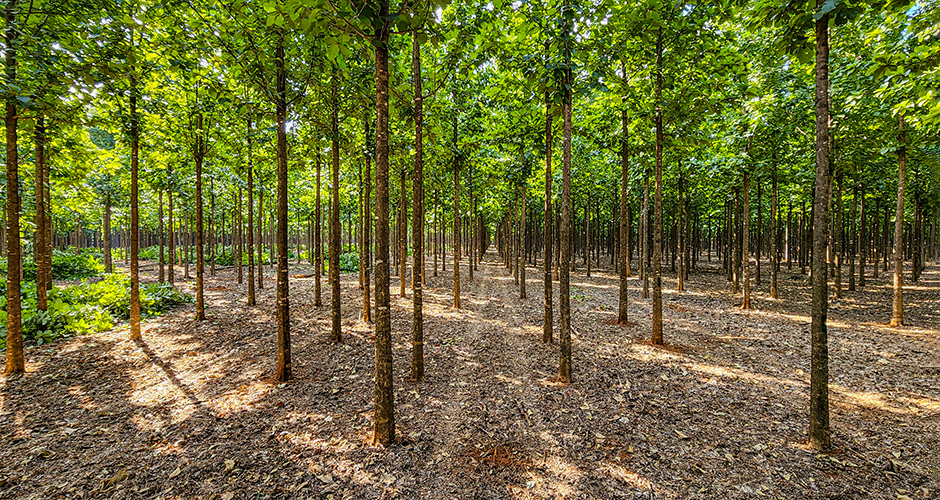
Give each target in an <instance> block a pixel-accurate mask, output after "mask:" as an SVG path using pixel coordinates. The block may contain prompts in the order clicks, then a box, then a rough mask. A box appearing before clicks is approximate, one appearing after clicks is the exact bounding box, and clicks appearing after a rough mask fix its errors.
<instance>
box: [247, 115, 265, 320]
mask: <svg viewBox="0 0 940 500" xmlns="http://www.w3.org/2000/svg"><path fill="white" fill-rule="evenodd" d="M252 154H253V153H252V149H251V118H248V168H247V169H246V170H248V228H247V231H246V233H247V234H246V236H248V243H247V245H246V246H247V248H246V250H247V253H248V306H249V307H250V306H254V305H255V254H254V251H255V249H254V244H255V236H254V233H255V222H254V221H255V219H254V213H253V207H254V200H253V199H252V198H253V194H254V190H255V188H254V175H253V174H254V170H255V166H254V161H253V157H252ZM260 202H261V199H260V198H259V199H258V203H259V206H258V208H261V206H260ZM258 246H259V247H260V246H261V240H258ZM259 264H260V262H259ZM258 272H259V273H260V272H261V271H260V265H259V271H258Z"/></svg>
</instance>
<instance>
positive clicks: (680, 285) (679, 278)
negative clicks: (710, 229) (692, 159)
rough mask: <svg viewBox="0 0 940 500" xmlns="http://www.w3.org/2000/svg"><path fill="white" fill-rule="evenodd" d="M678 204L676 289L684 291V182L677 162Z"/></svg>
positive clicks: (680, 167)
mask: <svg viewBox="0 0 940 500" xmlns="http://www.w3.org/2000/svg"><path fill="white" fill-rule="evenodd" d="M678 167H679V206H678V210H676V219H677V221H676V236H677V237H678V239H679V245H678V249H677V250H678V254H679V272H678V273H676V283H677V287H676V290H677V291H679V292H684V291H685V259H684V257H683V256H684V250H685V237H686V235H685V219H684V217H683V215H684V213H683V212H684V211H685V210H684V206H685V184H684V182H683V181H684V180H685V179H683V178H682V163H681V162H679V164H678Z"/></svg>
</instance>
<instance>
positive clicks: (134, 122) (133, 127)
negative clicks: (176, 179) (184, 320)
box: [129, 31, 141, 340]
mask: <svg viewBox="0 0 940 500" xmlns="http://www.w3.org/2000/svg"><path fill="white" fill-rule="evenodd" d="M133 36H134V35H133V31H132V32H131V38H132V40H131V41H132V42H133ZM133 74H134V69H133V68H131V92H130V94H131V95H130V137H131V238H130V240H131V241H130V252H129V253H130V265H131V303H130V324H131V328H130V337H131V340H137V339H140V338H141V337H140V264H139V261H138V253H139V250H140V215H139V209H138V205H139V195H138V192H137V191H138V182H137V166H138V149H139V147H140V130H139V127H138V116H137V91H138V89H137V79H136V77H135V76H133Z"/></svg>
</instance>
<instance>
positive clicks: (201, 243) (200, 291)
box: [193, 113, 206, 321]
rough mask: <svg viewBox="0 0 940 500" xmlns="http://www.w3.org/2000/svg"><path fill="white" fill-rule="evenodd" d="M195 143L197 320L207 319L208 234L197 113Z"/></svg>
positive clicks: (201, 138) (202, 156)
mask: <svg viewBox="0 0 940 500" xmlns="http://www.w3.org/2000/svg"><path fill="white" fill-rule="evenodd" d="M194 129H195V130H194V135H195V144H194V146H193V153H194V154H193V156H194V158H193V159H194V160H195V163H196V321H205V319H206V305H205V297H204V287H205V272H206V261H205V254H204V253H203V252H204V247H205V240H206V235H205V232H204V229H205V228H204V226H203V213H202V161H203V158H204V157H205V154H204V150H203V133H202V114H201V113H200V114H197V115H196V118H195V124H194Z"/></svg>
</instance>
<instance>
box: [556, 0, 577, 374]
mask: <svg viewBox="0 0 940 500" xmlns="http://www.w3.org/2000/svg"><path fill="white" fill-rule="evenodd" d="M568 9H569V6H568V0H565V3H564V11H563V13H565V12H567V10H568ZM562 29H563V31H564V33H565V34H568V33H569V32H570V29H571V25H570V21H569V20H568V18H567V17H565V21H564V25H563V28H562ZM565 40H567V38H565ZM564 61H565V70H564V86H563V90H562V104H561V114H562V119H563V120H564V126H563V128H562V176H561V185H562V189H561V224H560V226H559V229H560V231H559V241H560V242H561V243H560V246H561V248H560V250H561V251H560V253H559V259H558V260H559V268H560V277H559V283H558V298H559V301H560V302H559V304H558V310H559V318H558V319H559V321H560V323H561V325H560V326H561V328H560V329H559V332H558V343H559V359H558V380H559V382H562V383H570V382H571V371H572V370H571V294H570V288H571V283H570V279H571V276H570V272H571V271H570V269H571V260H572V259H571V85H572V82H573V78H572V71H571V48H570V47H569V46H568V42H567V41H566V42H565V46H564Z"/></svg>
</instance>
